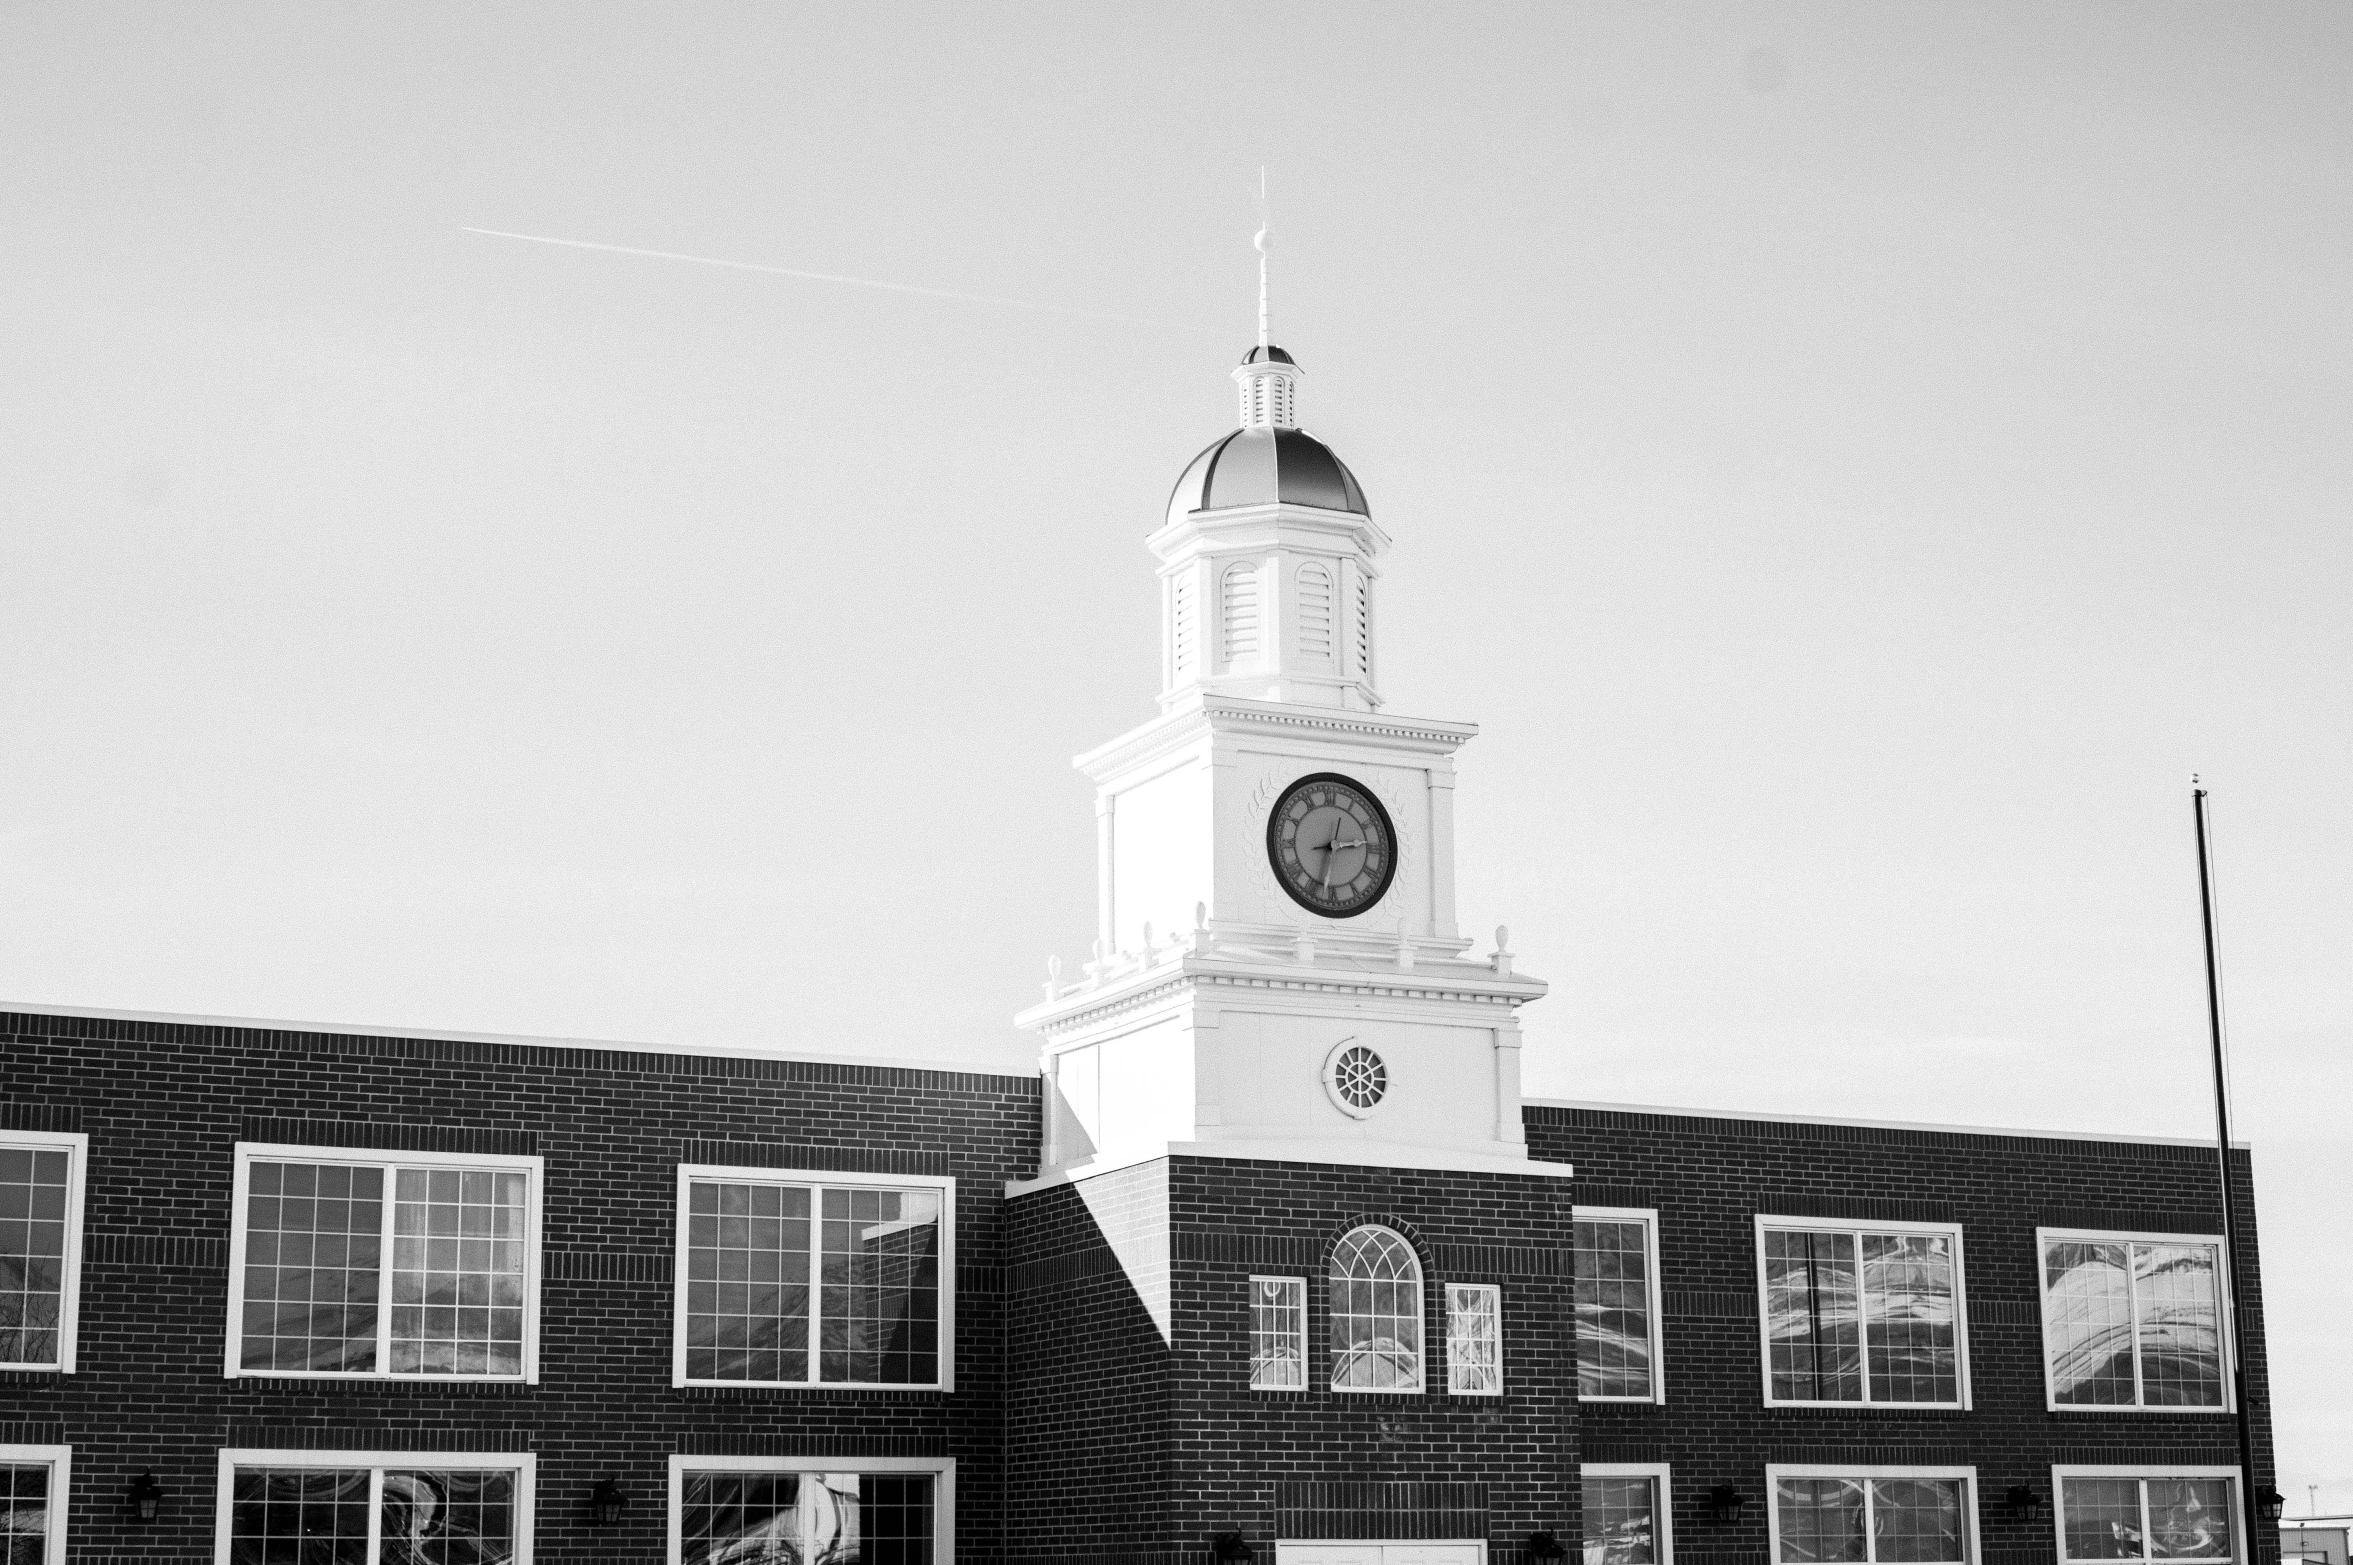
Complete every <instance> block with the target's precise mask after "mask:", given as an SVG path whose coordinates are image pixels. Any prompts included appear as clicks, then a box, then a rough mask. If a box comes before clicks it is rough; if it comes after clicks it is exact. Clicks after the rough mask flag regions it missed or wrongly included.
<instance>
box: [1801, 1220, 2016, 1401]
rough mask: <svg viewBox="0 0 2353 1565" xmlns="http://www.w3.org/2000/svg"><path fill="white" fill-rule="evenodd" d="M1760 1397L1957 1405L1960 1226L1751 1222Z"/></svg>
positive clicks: (1965, 1363) (1963, 1356) (1960, 1382)
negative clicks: (1761, 1347) (1760, 1336)
mask: <svg viewBox="0 0 2353 1565" xmlns="http://www.w3.org/2000/svg"><path fill="white" fill-rule="evenodd" d="M1757 1272H1758V1292H1759V1294H1760V1297H1761V1298H1762V1301H1763V1308H1762V1312H1761V1313H1762V1316H1763V1322H1762V1324H1763V1330H1764V1340H1765V1401H1766V1403H1767V1405H1769V1406H1770V1405H1779V1404H1797V1405H1801V1406H1803V1405H1825V1404H1828V1405H1835V1404H1839V1403H1855V1402H1860V1403H1865V1404H1891V1405H1892V1404H1902V1405H1908V1406H1913V1407H1967V1406H1968V1405H1969V1358H1968V1344H1967V1333H1966V1330H1965V1324H1964V1320H1963V1314H1962V1308H1961V1299H1962V1287H1961V1230H1960V1229H1959V1228H1958V1227H1956V1226H1954V1225H1952V1224H1949V1223H1873V1224H1869V1225H1858V1224H1852V1223H1845V1222H1837V1221H1824V1220H1821V1219H1816V1218H1804V1217H1759V1218H1758V1219H1757Z"/></svg>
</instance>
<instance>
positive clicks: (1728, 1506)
mask: <svg viewBox="0 0 2353 1565" xmlns="http://www.w3.org/2000/svg"><path fill="white" fill-rule="evenodd" d="M1747 1503H1748V1496H1747V1495H1745V1494H1742V1493H1741V1492H1740V1491H1739V1490H1738V1489H1735V1488H1733V1487H1732V1486H1731V1485H1730V1484H1728V1483H1720V1484H1718V1485H1716V1486H1715V1487H1714V1488H1713V1489H1710V1490H1709V1491H1708V1520H1710V1521H1716V1522H1736V1521H1738V1520H1740V1508H1741V1507H1742V1506H1744V1505H1746V1504H1747Z"/></svg>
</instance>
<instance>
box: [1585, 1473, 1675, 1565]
mask: <svg viewBox="0 0 2353 1565" xmlns="http://www.w3.org/2000/svg"><path fill="white" fill-rule="evenodd" d="M1580 1484H1581V1487H1582V1489H1583V1491H1584V1492H1583V1496H1582V1499H1583V1506H1582V1509H1583V1513H1584V1518H1585V1549H1584V1556H1585V1565H1674V1560H1675V1521H1674V1516H1675V1507H1674V1497H1673V1495H1672V1494H1671V1493H1670V1492H1669V1486H1668V1471H1667V1466H1666V1464H1665V1463H1664V1462H1587V1463H1586V1464H1585V1465H1584V1466H1583V1468H1582V1469H1580Z"/></svg>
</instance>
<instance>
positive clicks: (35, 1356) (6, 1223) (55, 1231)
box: [0, 1146, 72, 1364]
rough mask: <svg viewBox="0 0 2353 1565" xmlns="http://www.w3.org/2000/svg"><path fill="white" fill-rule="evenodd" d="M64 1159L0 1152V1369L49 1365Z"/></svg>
mask: <svg viewBox="0 0 2353 1565" xmlns="http://www.w3.org/2000/svg"><path fill="white" fill-rule="evenodd" d="M71 1168H72V1155H71V1154H70V1153H67V1152H64V1151H62V1150H51V1149H48V1148H45V1147H40V1148H37V1147H6V1146H0V1364H54V1363H56V1362H57V1332H58V1323H59V1321H60V1320H61V1319H62V1312H63V1309H64V1305H65V1206H66V1189H67V1175H68V1173H69V1171H70V1170H71Z"/></svg>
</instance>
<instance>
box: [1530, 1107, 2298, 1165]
mask: <svg viewBox="0 0 2353 1565" xmlns="http://www.w3.org/2000/svg"><path fill="white" fill-rule="evenodd" d="M1520 1104H1521V1107H1523V1108H1531V1109H1591V1110H1593V1111H1595V1112H1597V1113H1602V1114H1641V1115H1645V1116H1653V1117H1657V1118H1660V1119H1739V1120H1753V1121H1756V1122H1759V1123H1762V1124H1768V1125H1852V1126H1854V1127H1856V1128H1858V1129H1862V1130H1923V1131H1930V1132H1933V1133H1934V1134H1937V1135H1941V1136H2009V1137H2014V1138H2021V1139H2024V1140H2029V1141H2108V1142H2125V1143H2128V1144H2130V1145H2132V1146H2141V1147H2211V1146H2213V1145H2214V1138H2213V1137H2212V1136H2129V1135H2105V1134H2103V1133H2101V1132H2099V1131H2096V1130H2031V1129H2025V1128H2021V1127H2017V1126H2003V1125H1943V1124H1937V1123H1934V1122H1932V1121H1929V1120H1913V1119H1838V1118H1834V1117H1832V1116H1830V1115H1827V1114H1756V1113H1750V1112H1747V1111H1745V1110H1741V1109H1680V1108H1665V1107H1662V1106H1661V1105H1659V1104H1656V1103H1589V1102H1587V1101H1585V1100H1584V1099H1582V1098H1522V1099H1521V1100H1520ZM2252 1145H2253V1143H2251V1142H2246V1141H2233V1142H2232V1143H2231V1146H2232V1147H2233V1148H2234V1149H2236V1150H2238V1151H2241V1152H2244V1151H2246V1150H2248V1149H2249V1148H2250V1147H2251V1146H2252Z"/></svg>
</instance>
